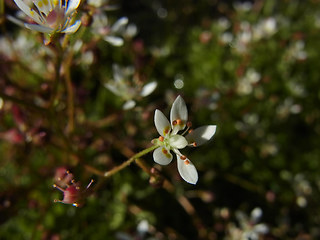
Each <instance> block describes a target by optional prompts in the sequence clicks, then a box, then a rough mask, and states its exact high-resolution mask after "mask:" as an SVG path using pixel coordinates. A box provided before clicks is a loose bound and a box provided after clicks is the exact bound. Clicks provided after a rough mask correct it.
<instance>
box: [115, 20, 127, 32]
mask: <svg viewBox="0 0 320 240" xmlns="http://www.w3.org/2000/svg"><path fill="white" fill-rule="evenodd" d="M127 24H128V18H126V17H122V18H120V19H119V20H118V21H116V22H115V23H114V24H113V26H112V27H111V32H115V33H116V32H118V31H120V30H121V28H123V27H124V26H125V25H127Z"/></svg>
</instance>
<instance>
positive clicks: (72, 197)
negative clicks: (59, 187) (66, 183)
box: [62, 185, 80, 204]
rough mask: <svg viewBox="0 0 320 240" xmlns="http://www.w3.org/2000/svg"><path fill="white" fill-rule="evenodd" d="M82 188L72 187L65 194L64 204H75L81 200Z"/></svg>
mask: <svg viewBox="0 0 320 240" xmlns="http://www.w3.org/2000/svg"><path fill="white" fill-rule="evenodd" d="M79 193H80V187H78V186H75V185H72V186H70V187H68V188H67V189H66V190H64V192H63V200H62V202H63V203H69V204H74V203H76V202H77V201H78V199H79Z"/></svg>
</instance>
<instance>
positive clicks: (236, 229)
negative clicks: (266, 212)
mask: <svg viewBox="0 0 320 240" xmlns="http://www.w3.org/2000/svg"><path fill="white" fill-rule="evenodd" d="M262 214H263V212H262V209H261V208H259V207H257V208H254V209H253V210H252V211H251V214H250V217H249V216H247V215H246V214H245V213H243V212H241V211H238V212H236V218H237V220H238V221H239V225H238V226H236V225H235V224H230V225H229V229H228V230H229V236H228V238H227V239H232V240H235V239H236V240H248V239H251V240H259V239H261V236H263V235H265V234H267V233H268V232H269V228H268V226H267V225H266V224H264V223H258V222H259V220H260V219H261V217H262Z"/></svg>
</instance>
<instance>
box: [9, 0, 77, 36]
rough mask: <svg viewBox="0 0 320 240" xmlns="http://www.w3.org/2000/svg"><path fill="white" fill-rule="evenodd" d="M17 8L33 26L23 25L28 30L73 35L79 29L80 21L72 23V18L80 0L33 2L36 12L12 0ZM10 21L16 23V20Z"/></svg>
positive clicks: (18, 0) (20, 1) (16, 0)
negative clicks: (27, 17) (30, 20)
mask: <svg viewBox="0 0 320 240" xmlns="http://www.w3.org/2000/svg"><path fill="white" fill-rule="evenodd" d="M14 2H15V3H16V4H17V6H18V7H19V8H20V9H21V10H22V11H23V12H24V13H25V14H26V15H27V16H29V17H30V18H31V19H32V20H33V21H34V22H35V24H30V23H24V26H25V27H26V28H28V29H31V30H35V31H38V32H43V33H54V32H62V33H74V32H76V31H77V30H78V28H79V27H80V24H81V21H80V20H77V21H75V22H74V23H73V21H72V20H73V16H74V13H75V11H76V9H77V8H78V6H79V4H80V0H69V1H62V0H34V1H33V3H34V5H35V6H36V10H34V9H32V8H30V7H29V6H28V5H27V4H26V3H24V2H23V1H22V0H14ZM11 20H12V21H14V22H16V23H18V22H19V21H18V20H16V21H15V20H13V18H11Z"/></svg>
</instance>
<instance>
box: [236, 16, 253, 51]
mask: <svg viewBox="0 0 320 240" xmlns="http://www.w3.org/2000/svg"><path fill="white" fill-rule="evenodd" d="M251 41H252V31H251V25H250V23H249V22H247V21H244V22H241V23H240V29H239V32H237V33H236V36H235V39H234V42H233V44H232V45H233V46H234V48H235V50H236V51H237V52H238V53H245V52H247V48H248V45H249V44H250V42H251Z"/></svg>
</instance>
